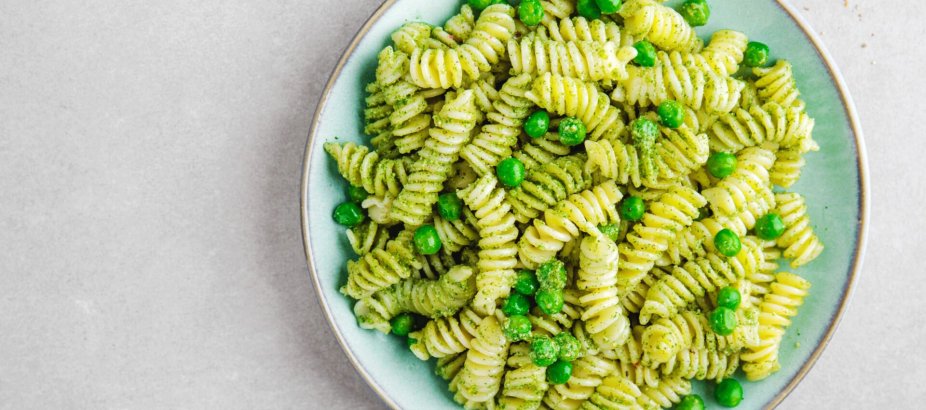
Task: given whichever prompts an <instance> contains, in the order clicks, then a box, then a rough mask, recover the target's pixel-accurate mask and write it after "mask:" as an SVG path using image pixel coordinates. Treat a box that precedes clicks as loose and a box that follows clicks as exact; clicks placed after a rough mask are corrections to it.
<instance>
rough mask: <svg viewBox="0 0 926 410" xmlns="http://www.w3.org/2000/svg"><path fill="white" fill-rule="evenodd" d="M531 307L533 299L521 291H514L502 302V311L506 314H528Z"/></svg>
mask: <svg viewBox="0 0 926 410" xmlns="http://www.w3.org/2000/svg"><path fill="white" fill-rule="evenodd" d="M530 308H531V301H530V300H528V299H527V296H524V295H522V294H520V293H512V294H511V295H510V296H508V298H507V299H505V302H503V303H502V312H503V313H504V314H505V316H514V315H526V314H527V311H529V310H530Z"/></svg>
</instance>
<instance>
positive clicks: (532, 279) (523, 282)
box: [514, 269, 540, 296]
mask: <svg viewBox="0 0 926 410" xmlns="http://www.w3.org/2000/svg"><path fill="white" fill-rule="evenodd" d="M539 288H540V282H539V281H537V275H535V274H534V272H533V271H529V270H527V269H522V270H520V271H518V276H517V278H516V279H515V281H514V291H515V292H518V293H520V294H522V295H524V296H530V295H533V294H534V293H536V292H537V289H539Z"/></svg>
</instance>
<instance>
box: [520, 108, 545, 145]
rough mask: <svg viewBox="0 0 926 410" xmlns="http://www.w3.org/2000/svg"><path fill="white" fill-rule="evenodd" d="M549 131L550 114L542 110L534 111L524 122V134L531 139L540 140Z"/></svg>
mask: <svg viewBox="0 0 926 410" xmlns="http://www.w3.org/2000/svg"><path fill="white" fill-rule="evenodd" d="M547 131H550V114H549V113H548V112H546V111H544V110H539V111H534V113H533V114H531V115H530V117H527V120H525V121H524V133H525V134H527V136H529V137H531V138H540V137H542V136H544V135H547Z"/></svg>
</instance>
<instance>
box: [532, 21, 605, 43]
mask: <svg viewBox="0 0 926 410" xmlns="http://www.w3.org/2000/svg"><path fill="white" fill-rule="evenodd" d="M542 24H543V28H541V29H538V30H537V31H535V32H534V33H535V34H536V36H537V37H538V38H549V39H550V40H554V41H598V42H612V43H616V44H621V28H620V26H618V25H617V24H615V23H614V22H606V21H603V20H591V21H589V20H588V19H586V18H585V17H573V18H561V19H550V20H547V21H544V22H542Z"/></svg>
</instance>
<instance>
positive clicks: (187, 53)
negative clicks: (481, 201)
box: [0, 0, 926, 409]
mask: <svg viewBox="0 0 926 410" xmlns="http://www.w3.org/2000/svg"><path fill="white" fill-rule="evenodd" d="M379 4H380V1H378V0H338V1H335V0H313V1H306V0H299V1H297V0H265V1H261V2H249V1H240V0H226V1H217V0H201V1H197V2H188V1H180V0H160V1H156V2H116V1H111V0H74V1H68V2H63V1H59V2H53V1H41V0H39V1H36V0H29V1H25V0H0V246H2V251H0V312H2V313H0V408H9V409H30V408H74V409H106V408H111V409H115V408H145V409H149V408H151V409H154V408H225V409H239V408H240V409H251V408H311V407H317V406H318V405H319V404H324V405H325V406H326V407H330V408H338V409H341V408H344V409H347V408H350V409H367V408H381V407H382V404H381V403H379V402H378V400H377V398H376V396H375V395H374V394H373V393H372V391H371V390H369V388H368V387H366V385H365V384H364V383H363V381H362V380H361V379H360V378H359V377H358V376H357V375H356V374H355V373H354V372H353V370H352V369H351V368H350V366H349V364H348V362H347V359H346V358H345V356H344V355H343V354H342V353H341V351H340V349H339V347H338V346H337V344H336V343H335V339H334V337H333V336H332V335H331V332H330V331H329V329H328V325H327V324H326V323H325V321H324V318H323V317H322V314H321V313H320V311H319V310H318V308H317V304H316V301H315V296H314V293H313V290H312V289H311V287H310V284H309V281H308V280H307V279H306V267H305V260H304V258H303V251H302V244H301V237H300V230H299V218H298V189H299V174H300V165H301V162H302V153H303V146H304V144H305V137H306V135H307V131H308V127H309V115H310V113H312V112H313V110H314V108H315V104H316V102H317V100H318V98H319V94H320V92H321V89H322V87H323V85H324V82H325V80H326V78H327V76H328V74H329V72H330V71H331V69H332V68H333V67H334V65H335V63H336V61H337V59H338V57H339V55H340V53H341V50H342V49H343V48H344V47H345V46H346V45H347V43H348V42H349V40H350V38H351V37H352V35H353V34H354V33H355V31H356V30H357V29H358V28H359V27H360V25H361V24H362V22H363V21H364V20H365V19H366V17H367V16H369V15H370V14H371V13H372V12H373V10H374V9H375V8H376V7H378V6H379ZM795 4H796V5H797V7H798V9H800V10H802V12H803V15H804V16H805V17H806V18H807V19H808V20H809V21H810V23H811V24H812V25H813V26H814V27H815V28H816V29H817V30H818V32H820V34H821V35H822V36H823V39H824V41H825V42H826V43H827V45H828V46H829V48H830V50H831V52H832V53H833V55H834V57H835V59H836V62H837V63H838V64H839V66H840V67H841V68H842V70H843V73H844V74H845V76H846V80H847V82H848V84H849V87H850V89H851V90H852V93H853V94H854V97H855V101H856V102H857V104H858V108H859V112H860V115H861V118H862V121H863V125H864V128H865V131H866V134H867V142H868V158H869V162H870V164H871V181H872V184H871V185H872V199H873V207H872V213H871V217H872V218H871V237H870V241H869V243H870V245H869V248H868V258H867V260H866V263H865V267H864V273H863V275H862V277H861V280H860V282H859V284H858V288H857V292H856V294H855V297H854V300H853V302H852V304H851V306H850V308H849V310H848V312H847V314H846V316H845V317H844V319H843V322H842V326H841V327H840V329H839V331H838V332H837V333H836V336H835V338H834V339H833V340H832V342H831V344H830V346H829V348H828V349H827V350H826V353H825V354H823V357H822V358H821V359H820V361H819V362H818V363H817V365H816V367H815V368H814V369H813V370H812V371H811V373H810V375H809V376H808V377H807V378H806V379H805V381H804V382H803V383H802V384H801V385H800V386H799V387H798V388H797V390H795V391H794V393H793V394H792V395H791V397H790V398H788V399H787V400H786V401H785V403H784V404H783V405H782V406H781V408H784V409H814V408H841V409H856V408H859V409H862V408H865V409H869V408H922V406H923V403H926V389H924V388H923V385H924V381H926V355H924V354H923V349H922V347H921V344H920V342H921V341H922V340H924V339H926V324H924V321H923V319H922V310H923V307H924V306H926V302H924V299H923V297H922V295H923V294H924V293H923V292H924V286H923V283H924V280H923V278H922V275H923V273H924V268H923V267H922V259H920V257H922V256H923V255H924V254H926V244H924V241H923V240H922V239H923V231H924V229H926V207H924V206H923V204H924V203H926V189H924V186H926V184H924V182H923V181H922V177H921V174H922V172H923V171H924V170H926V165H924V162H926V161H924V160H923V158H924V157H923V155H924V152H926V138H924V136H923V135H922V131H921V129H922V123H923V120H924V118H926V116H924V109H923V102H922V95H923V91H924V85H926V78H924V74H923V71H922V66H923V64H924V63H926V48H924V47H923V46H922V39H923V38H924V36H926V25H923V24H922V21H923V18H924V17H926V7H924V4H923V3H917V2H908V1H901V0H887V1H881V2H862V1H860V0H850V1H847V2H845V3H844V2H843V0H795Z"/></svg>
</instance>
